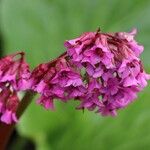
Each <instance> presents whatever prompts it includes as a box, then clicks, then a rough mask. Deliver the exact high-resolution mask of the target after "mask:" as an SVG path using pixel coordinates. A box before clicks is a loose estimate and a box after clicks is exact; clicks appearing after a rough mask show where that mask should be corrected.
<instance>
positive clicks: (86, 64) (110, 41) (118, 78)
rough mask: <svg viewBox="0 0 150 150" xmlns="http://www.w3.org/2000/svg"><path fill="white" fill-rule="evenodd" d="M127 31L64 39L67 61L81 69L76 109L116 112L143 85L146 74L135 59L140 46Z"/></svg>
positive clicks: (133, 33)
mask: <svg viewBox="0 0 150 150" xmlns="http://www.w3.org/2000/svg"><path fill="white" fill-rule="evenodd" d="M135 34H136V30H135V29H134V30H133V31H132V32H130V33H126V32H119V33H114V34H108V33H100V32H99V31H97V32H87V33H84V34H82V35H81V36H80V37H79V38H76V39H73V40H69V41H66V42H65V47H66V48H67V53H68V56H69V57H70V62H71V63H73V64H75V66H76V67H77V68H79V70H80V73H82V70H85V71H84V74H83V75H82V81H83V80H84V83H85V84H84V86H85V88H86V94H85V93H83V94H82V95H81V96H79V97H78V100H80V101H81V104H80V106H79V107H78V108H79V109H84V108H87V109H89V110H96V112H100V113H101V114H102V115H112V116H114V115H116V114H117V112H116V110H118V109H120V108H124V107H125V106H127V105H128V104H129V103H131V102H132V101H133V100H135V99H136V98H137V93H138V92H139V91H141V90H142V89H143V88H144V87H145V86H146V85H147V80H148V79H150V75H148V74H146V73H145V71H144V69H143V66H142V63H141V60H140V58H139V56H140V54H141V52H142V51H143V49H144V48H143V46H141V45H138V43H137V42H136V41H135V39H134V36H135Z"/></svg>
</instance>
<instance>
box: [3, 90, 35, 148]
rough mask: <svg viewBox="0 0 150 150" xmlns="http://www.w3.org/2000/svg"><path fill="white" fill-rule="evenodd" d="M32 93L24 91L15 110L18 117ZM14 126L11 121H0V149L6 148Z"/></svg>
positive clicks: (31, 97)
mask: <svg viewBox="0 0 150 150" xmlns="http://www.w3.org/2000/svg"><path fill="white" fill-rule="evenodd" d="M34 95H35V94H34V93H33V92H30V91H28V92H26V94H25V96H24V97H23V99H22V100H21V102H20V105H19V107H18V110H17V117H18V119H19V118H20V117H21V115H22V114H23V113H24V111H25V110H26V108H27V107H28V105H29V104H30V102H31V100H32V99H33V97H34ZM14 127H15V123H13V124H11V125H7V124H5V123H2V122H1V123H0V150H5V149H6V146H7V143H8V141H9V138H10V136H11V133H12V131H13V129H14Z"/></svg>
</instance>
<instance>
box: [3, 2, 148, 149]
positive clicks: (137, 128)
mask: <svg viewBox="0 0 150 150" xmlns="http://www.w3.org/2000/svg"><path fill="white" fill-rule="evenodd" d="M149 14H150V1H149V0H132V1H131V0H126V1H121V0H92V1H91V0H76V1H71V0H66V1H64V0H59V1H58V0H56V1H54V0H32V1H31V0H24V1H21V0H1V2H0V15H1V16H0V27H1V31H2V33H3V37H4V42H5V43H4V44H5V45H4V49H5V53H6V54H8V53H12V52H15V51H17V50H24V51H26V53H27V61H28V62H29V63H30V64H31V66H32V67H35V66H36V65H37V64H39V63H42V62H43V61H48V60H50V59H52V58H55V57H56V56H58V55H59V54H61V53H62V52H63V51H64V50H65V49H64V47H63V41H64V40H65V39H71V38H74V37H76V36H78V35H79V34H81V33H82V32H84V31H95V30H96V29H97V28H98V27H99V26H100V28H101V30H103V31H108V32H109V31H111V32H112V31H125V30H126V31H128V30H130V29H131V28H133V27H137V28H138V30H139V34H138V37H137V39H138V41H140V42H141V43H142V44H143V45H144V46H145V52H144V54H143V56H142V58H143V61H144V64H145V66H146V68H147V69H150V63H149V57H150V51H149V49H150V42H149V34H150V28H149V26H150V19H149ZM149 71H150V70H149ZM149 90H150V87H148V88H146V89H145V90H144V91H143V92H142V93H141V94H140V95H139V100H138V101H136V102H135V103H133V104H131V105H130V106H129V107H128V108H126V109H124V110H122V111H120V112H119V115H118V117H116V118H111V117H106V118H104V117H101V116H99V115H98V114H93V113H91V112H87V111H85V112H84V113H82V112H80V111H76V110H75V109H74V108H75V106H77V104H78V103H77V102H69V103H68V104H64V103H61V102H59V101H58V102H57V103H56V111H53V112H51V111H46V110H44V109H43V108H41V107H40V106H37V105H36V104H35V101H33V102H32V104H31V105H30V106H29V108H28V109H27V110H26V112H25V114H24V115H23V117H22V119H21V121H20V123H19V125H18V130H19V132H20V134H22V135H24V136H27V137H30V138H31V139H33V140H34V141H35V142H36V145H37V149H39V150H50V149H53V150H70V149H72V150H77V149H78V150H91V149H92V150H93V149H94V150H99V149H101V150H110V149H111V150H138V149H139V150H141V149H146V150H147V149H150V143H149V141H150V135H149V131H150V117H149V115H150V109H149V106H150V102H149V97H150V94H149Z"/></svg>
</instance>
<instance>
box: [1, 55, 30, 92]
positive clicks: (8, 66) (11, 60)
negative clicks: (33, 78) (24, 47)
mask: <svg viewBox="0 0 150 150" xmlns="http://www.w3.org/2000/svg"><path fill="white" fill-rule="evenodd" d="M18 57H19V58H18ZM29 77H30V71H29V66H28V64H27V63H26V62H25V58H24V53H23V52H19V53H16V54H12V55H9V56H6V57H4V58H2V59H1V60H0V82H3V83H4V82H9V83H11V86H12V87H13V88H14V89H15V90H26V89H28V88H29V87H28V86H27V85H28V84H27V82H28V78H29Z"/></svg>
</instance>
